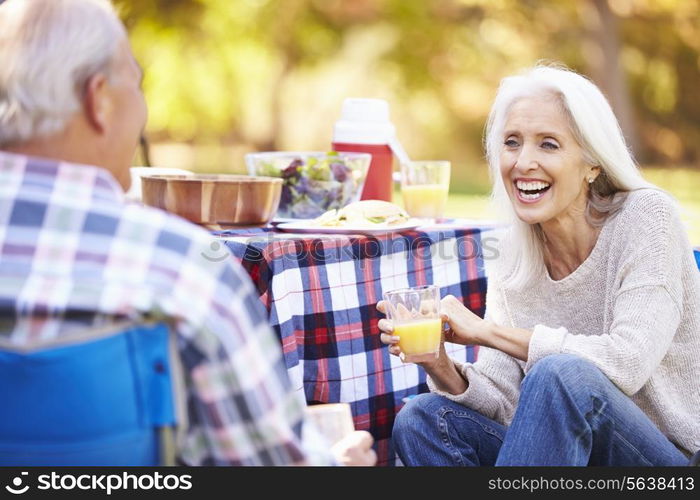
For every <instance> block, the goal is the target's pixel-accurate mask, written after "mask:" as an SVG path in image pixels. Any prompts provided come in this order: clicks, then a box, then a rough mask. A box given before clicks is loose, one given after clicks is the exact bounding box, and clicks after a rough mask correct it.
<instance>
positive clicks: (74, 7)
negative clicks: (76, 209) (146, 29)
mask: <svg viewBox="0 0 700 500" xmlns="http://www.w3.org/2000/svg"><path fill="white" fill-rule="evenodd" d="M125 37H126V33H125V30H124V26H123V25H122V23H121V21H120V20H119V18H118V17H117V15H116V13H115V11H114V8H113V7H112V4H111V3H110V2H109V0H8V1H7V2H4V3H3V4H1V5H0V147H2V146H5V145H11V144H20V143H23V142H26V141H28V140H31V139H34V138H37V137H42V136H46V135H51V134H53V133H57V132H60V131H61V130H63V128H64V127H65V125H66V122H67V121H68V119H69V118H70V117H71V116H72V115H73V114H74V113H76V112H77V111H78V110H79V109H80V107H81V106H82V97H83V93H84V91H85V85H86V83H87V81H88V79H89V78H90V77H92V76H93V75H95V74H96V73H98V72H104V73H105V74H106V75H107V76H109V72H110V68H111V62H112V60H113V58H114V56H115V54H116V52H117V48H118V46H119V43H120V41H121V40H122V39H124V38H125Z"/></svg>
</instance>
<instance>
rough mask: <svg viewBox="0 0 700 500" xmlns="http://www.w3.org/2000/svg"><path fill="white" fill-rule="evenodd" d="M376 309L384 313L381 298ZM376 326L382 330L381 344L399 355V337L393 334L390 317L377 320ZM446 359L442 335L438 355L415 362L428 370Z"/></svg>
mask: <svg viewBox="0 0 700 500" xmlns="http://www.w3.org/2000/svg"><path fill="white" fill-rule="evenodd" d="M377 310H378V311H379V312H380V313H382V314H386V303H385V302H384V301H383V300H380V301H379V302H378V303H377ZM377 326H378V327H379V330H380V331H381V332H382V333H381V335H380V337H379V339H380V340H381V342H382V344H385V345H388V346H389V354H393V355H394V356H401V348H400V347H399V337H397V336H395V335H394V322H393V321H391V320H390V319H387V318H383V319H380V320H379V322H378V323H377ZM448 359H449V358H448V356H447V352H446V351H445V339H444V336H443V338H441V339H440V354H439V355H438V357H437V358H435V359H434V360H431V361H424V362H422V363H416V364H417V365H419V366H422V367H423V368H424V369H425V370H426V371H427V372H430V371H432V368H433V367H435V366H437V365H439V364H440V363H444V362H445V361H446V360H448Z"/></svg>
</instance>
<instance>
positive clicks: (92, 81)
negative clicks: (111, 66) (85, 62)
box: [83, 73, 111, 133]
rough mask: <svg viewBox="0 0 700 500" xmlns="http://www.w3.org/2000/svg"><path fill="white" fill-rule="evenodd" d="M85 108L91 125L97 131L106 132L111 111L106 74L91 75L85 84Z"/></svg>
mask: <svg viewBox="0 0 700 500" xmlns="http://www.w3.org/2000/svg"><path fill="white" fill-rule="evenodd" d="M83 110H84V112H85V117H86V119H87V121H88V123H89V124H90V126H92V127H93V128H94V129H95V130H96V131H97V132H99V133H104V132H105V130H106V129H107V124H108V121H109V115H110V113H111V102H110V99H109V84H108V82H107V77H106V76H105V75H104V74H102V73H97V74H95V75H93V76H91V77H90V78H89V79H88V81H87V83H86V84H85V93H84V97H83Z"/></svg>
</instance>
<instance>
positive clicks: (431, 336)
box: [394, 318, 442, 361]
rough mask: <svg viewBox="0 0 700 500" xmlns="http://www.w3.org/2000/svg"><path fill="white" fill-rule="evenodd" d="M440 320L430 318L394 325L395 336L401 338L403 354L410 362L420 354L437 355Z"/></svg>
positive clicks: (400, 343) (400, 345)
mask: <svg viewBox="0 0 700 500" xmlns="http://www.w3.org/2000/svg"><path fill="white" fill-rule="evenodd" d="M441 328H442V321H441V320H440V318H429V319H420V320H417V321H412V322H411V323H403V324H401V323H399V324H396V325H394V335H398V337H399V347H400V348H401V352H403V354H404V355H405V356H406V358H407V360H408V361H410V360H411V357H412V356H415V355H418V354H426V353H427V354H432V353H437V352H438V350H439V349H440V334H441V332H440V330H441Z"/></svg>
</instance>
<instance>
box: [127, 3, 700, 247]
mask: <svg viewBox="0 0 700 500" xmlns="http://www.w3.org/2000/svg"><path fill="white" fill-rule="evenodd" d="M115 4H116V5H117V7H118V8H119V10H120V12H121V14H122V17H123V19H124V21H125V22H126V24H127V26H128V28H129V31H130V37H131V42H132V44H133V47H134V52H135V54H136V57H137V58H138V59H139V61H140V62H141V64H142V65H143V66H144V68H145V72H146V73H145V74H146V76H145V80H144V89H145V93H146V97H147V100H148V104H149V123H148V127H147V134H148V137H149V140H150V142H151V143H152V146H151V160H152V163H153V164H154V165H158V166H165V167H182V168H188V169H191V170H196V171H207V172H243V171H244V166H243V155H244V154H245V153H246V152H249V151H262V150H328V149H330V143H331V135H332V128H333V123H334V122H335V120H337V119H338V117H339V113H340V107H341V103H342V101H343V99H344V98H346V97H377V98H382V99H386V100H387V101H388V102H389V103H390V106H391V117H392V121H393V122H394V124H395V125H396V128H397V130H398V136H399V139H400V140H401V142H402V143H403V145H404V147H405V149H406V150H407V151H408V153H409V154H410V155H411V157H413V158H415V159H446V160H450V161H451V162H452V166H453V180H452V185H451V196H450V207H449V210H450V214H451V215H455V216H462V217H488V216H489V215H490V214H489V212H488V207H487V204H486V195H487V193H488V190H489V180H488V174H487V172H486V166H485V163H484V160H483V151H482V147H481V138H482V131H483V126H484V123H485V119H486V115H487V113H488V110H489V107H490V104H491V101H492V99H493V96H494V94H495V90H496V88H497V86H498V82H499V80H500V79H501V78H502V77H504V76H507V75H509V74H511V73H514V72H516V71H518V70H519V69H521V68H523V67H526V66H529V65H532V64H534V63H535V62H537V61H538V60H542V59H544V60H549V61H560V62H563V63H565V64H566V65H568V66H570V67H571V68H573V69H576V70H577V71H579V72H582V73H584V74H586V75H588V76H589V77H591V78H592V79H593V80H594V81H595V82H596V83H598V84H599V85H600V86H601V88H602V89H603V90H604V91H605V93H606V94H607V96H608V98H609V99H610V101H611V103H612V105H613V108H614V109H615V111H616V113H617V115H618V117H619V119H620V121H621V124H622V127H623V130H624V132H625V135H626V137H627V139H628V142H629V144H630V147H631V148H632V150H633V151H634V153H635V156H636V158H637V159H638V161H639V163H640V164H641V165H642V166H643V168H644V172H645V175H646V176H647V177H648V178H649V179H650V180H651V181H652V182H655V183H657V184H659V185H661V186H662V187H664V188H666V189H668V190H669V191H671V192H672V193H673V194H674V195H675V196H676V197H677V198H678V199H679V200H680V201H681V203H682V205H683V208H684V220H685V221H686V223H687V224H688V228H689V233H690V235H691V240H692V241H693V242H694V243H695V244H696V245H700V194H698V193H699V192H700V97H699V96H698V88H699V86H700V0H579V1H568V0H567V1H564V0H559V1H555V0H552V1H534V0H530V1H523V0H151V1H148V2H144V1H136V0H134V1H127V0H115ZM141 161H142V160H141V159H140V158H137V159H136V160H135V162H136V163H139V162H141ZM396 201H400V200H399V199H397V200H396Z"/></svg>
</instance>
